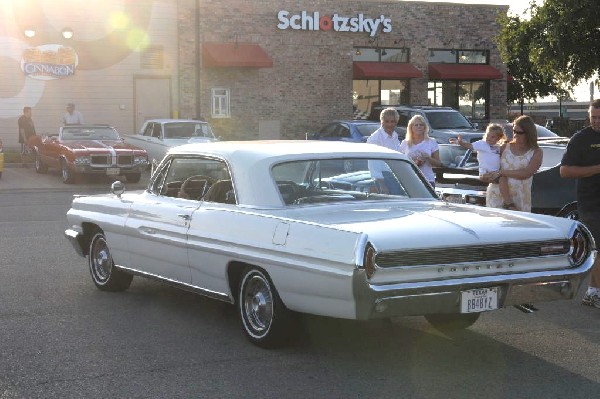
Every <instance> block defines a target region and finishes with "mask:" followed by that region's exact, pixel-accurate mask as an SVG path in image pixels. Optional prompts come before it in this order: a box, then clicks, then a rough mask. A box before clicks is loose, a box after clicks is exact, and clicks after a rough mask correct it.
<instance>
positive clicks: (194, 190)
mask: <svg viewBox="0 0 600 399" xmlns="http://www.w3.org/2000/svg"><path fill="white" fill-rule="evenodd" d="M215 181H216V180H215V179H213V178H212V177H210V176H206V175H194V176H190V177H188V178H187V179H185V181H184V182H183V183H182V184H181V188H180V189H179V193H177V196H178V197H179V198H186V199H200V198H201V197H202V196H203V195H204V194H206V192H207V191H208V188H209V187H210V186H211V185H212V184H213V183H214V182H215ZM201 182H203V183H204V184H201Z"/></svg>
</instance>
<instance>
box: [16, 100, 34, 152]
mask: <svg viewBox="0 0 600 399" xmlns="http://www.w3.org/2000/svg"><path fill="white" fill-rule="evenodd" d="M18 124H19V143H21V154H25V153H27V152H28V151H29V146H28V145H27V140H29V138H30V137H31V136H34V135H35V126H34V125H33V119H31V107H23V115H21V117H20V118H19V121H18Z"/></svg>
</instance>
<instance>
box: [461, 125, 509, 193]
mask: <svg viewBox="0 0 600 399" xmlns="http://www.w3.org/2000/svg"><path fill="white" fill-rule="evenodd" d="M504 141H506V135H505V134H504V129H503V128H502V126H500V125H498V124H497V123H490V124H489V125H488V127H487V129H486V130H485V134H484V136H483V140H478V141H475V142H473V143H469V142H467V141H463V139H462V136H461V135H458V141H457V143H458V144H459V145H460V146H461V147H464V148H468V149H471V150H473V151H477V160H478V161H479V178H480V179H481V180H482V181H485V182H486V183H491V184H499V188H500V193H501V194H502V197H503V198H505V199H507V202H510V194H509V190H508V182H507V180H506V178H505V177H499V176H500V155H501V151H500V150H501V146H502V143H503V142H504ZM490 173H491V176H493V178H492V180H491V181H490V180H488V179H484V178H483V176H484V175H486V174H488V176H490V175H489V174H490Z"/></svg>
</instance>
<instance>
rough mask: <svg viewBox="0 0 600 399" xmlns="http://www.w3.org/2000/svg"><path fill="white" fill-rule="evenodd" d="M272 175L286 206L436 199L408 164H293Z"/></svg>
mask: <svg viewBox="0 0 600 399" xmlns="http://www.w3.org/2000/svg"><path fill="white" fill-rule="evenodd" d="M272 174H273V177H274V179H275V182H276V184H277V186H278V188H279V192H280V194H281V198H282V200H283V202H284V203H285V204H287V205H307V204H317V203H329V202H339V201H344V202H347V201H365V200H378V201H385V200H388V201H389V200H398V199H399V198H422V199H433V198H436V197H435V194H434V193H433V191H432V189H431V186H430V185H429V184H428V183H427V182H426V181H425V180H424V179H423V178H422V175H421V174H420V173H419V172H418V171H417V169H416V167H415V166H414V165H413V164H412V163H411V162H410V161H408V160H398V159H366V158H343V159H314V160H304V161H294V162H285V163H281V164H278V165H275V166H274V167H273V169H272Z"/></svg>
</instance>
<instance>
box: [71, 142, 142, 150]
mask: <svg viewBox="0 0 600 399" xmlns="http://www.w3.org/2000/svg"><path fill="white" fill-rule="evenodd" d="M61 145H62V146H64V147H67V148H70V149H72V150H88V151H98V150H110V149H115V150H139V148H138V147H136V146H133V145H131V144H127V143H124V142H122V141H121V140H69V141H62V142H61Z"/></svg>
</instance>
